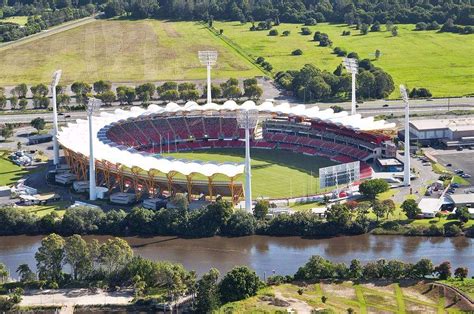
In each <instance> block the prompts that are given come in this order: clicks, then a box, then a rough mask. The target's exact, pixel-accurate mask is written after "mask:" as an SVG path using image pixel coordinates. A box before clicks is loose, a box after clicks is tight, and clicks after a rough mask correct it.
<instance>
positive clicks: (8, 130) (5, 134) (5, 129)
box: [0, 124, 13, 141]
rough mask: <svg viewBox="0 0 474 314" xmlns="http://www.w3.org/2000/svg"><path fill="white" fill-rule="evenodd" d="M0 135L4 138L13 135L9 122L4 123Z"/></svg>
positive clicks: (6, 138)
mask: <svg viewBox="0 0 474 314" xmlns="http://www.w3.org/2000/svg"><path fill="white" fill-rule="evenodd" d="M0 135H1V136H2V137H3V138H4V139H5V141H6V140H8V139H9V138H10V137H12V136H13V126H12V125H11V124H6V125H5V126H4V127H3V129H2V132H1V133H0Z"/></svg>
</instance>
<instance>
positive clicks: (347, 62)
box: [343, 58, 359, 115]
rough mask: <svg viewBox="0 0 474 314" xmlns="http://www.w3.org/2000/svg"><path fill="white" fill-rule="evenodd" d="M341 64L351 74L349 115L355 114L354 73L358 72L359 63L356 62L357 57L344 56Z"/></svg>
mask: <svg viewBox="0 0 474 314" xmlns="http://www.w3.org/2000/svg"><path fill="white" fill-rule="evenodd" d="M343 64H344V67H345V68H346V70H347V72H349V73H351V74H352V105H351V115H355V114H356V74H357V73H358V72H359V64H358V63H357V59H354V58H344V61H343Z"/></svg>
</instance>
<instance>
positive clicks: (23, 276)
mask: <svg viewBox="0 0 474 314" xmlns="http://www.w3.org/2000/svg"><path fill="white" fill-rule="evenodd" d="M16 273H17V274H18V275H19V276H20V281H21V282H30V281H33V280H35V279H36V276H35V273H34V272H32V271H31V269H30V266H28V264H20V265H19V266H18V268H17V269H16Z"/></svg>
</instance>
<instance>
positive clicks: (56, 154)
mask: <svg viewBox="0 0 474 314" xmlns="http://www.w3.org/2000/svg"><path fill="white" fill-rule="evenodd" d="M61 73H62V71H61V70H57V71H56V72H54V74H53V81H52V82H51V93H52V94H53V151H54V157H53V163H54V165H55V166H56V167H57V166H58V165H59V144H58V106H57V102H56V86H58V83H59V80H60V79H61Z"/></svg>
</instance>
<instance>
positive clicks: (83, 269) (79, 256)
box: [64, 234, 92, 280]
mask: <svg viewBox="0 0 474 314" xmlns="http://www.w3.org/2000/svg"><path fill="white" fill-rule="evenodd" d="M64 261H65V262H66V263H67V264H69V265H70V266H71V270H72V277H73V278H74V280H78V279H84V278H85V277H87V275H88V274H89V273H90V272H91V271H92V259H91V256H90V253H89V247H88V245H87V243H86V241H84V239H83V238H81V236H80V235H77V234H75V235H73V236H71V237H69V238H66V242H65V244H64Z"/></svg>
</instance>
